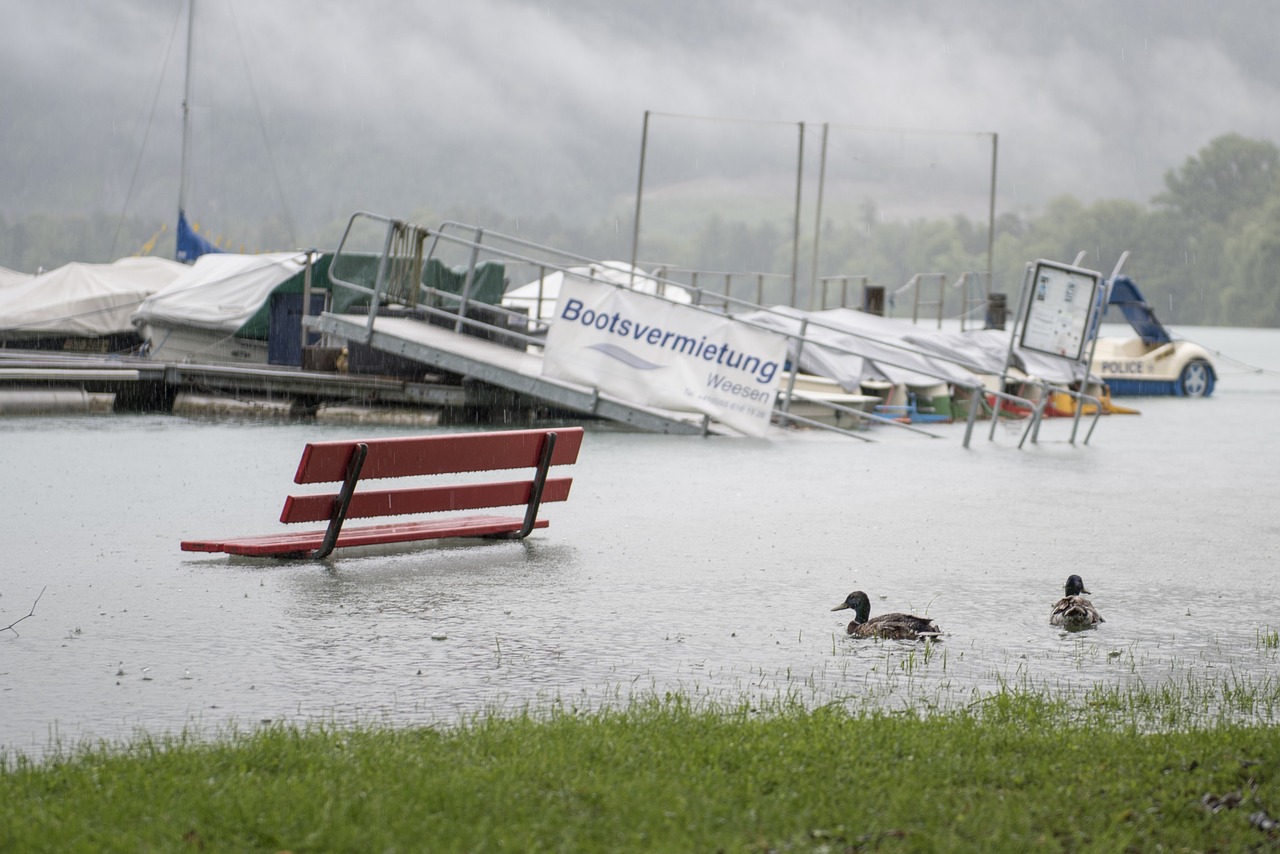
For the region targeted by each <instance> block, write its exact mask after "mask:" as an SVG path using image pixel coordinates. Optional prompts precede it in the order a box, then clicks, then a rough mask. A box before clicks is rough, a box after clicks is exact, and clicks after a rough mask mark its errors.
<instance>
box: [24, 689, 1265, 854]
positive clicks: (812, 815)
mask: <svg viewBox="0 0 1280 854" xmlns="http://www.w3.org/2000/svg"><path fill="white" fill-rule="evenodd" d="M1267 690H1270V689H1269V688H1268V689H1267ZM1140 697H1141V692H1134V691H1129V692H1126V693H1119V692H1110V693H1107V692H1102V693H1100V694H1099V695H1097V696H1095V697H1092V698H1091V699H1090V700H1089V701H1088V702H1085V703H1080V704H1074V703H1068V702H1065V701H1061V700H1054V699H1051V698H1049V697H1048V696H1047V695H1045V694H1036V693H1026V692H1019V691H1003V692H1000V693H998V694H996V695H995V696H993V697H990V698H987V699H984V700H982V701H980V702H977V703H975V704H974V705H973V706H971V707H969V708H967V709H962V710H954V711H949V712H946V713H940V714H935V715H919V714H915V713H892V712H885V711H874V710H852V711H851V710H849V709H847V708H846V707H844V706H841V705H831V706H828V707H824V708H818V709H806V708H804V707H803V706H801V705H800V704H798V703H793V702H788V701H781V702H779V703H777V704H776V706H775V707H773V708H763V709H761V708H751V707H749V706H748V705H745V704H744V705H740V706H736V707H707V708H701V707H695V706H694V705H692V704H691V703H690V702H689V701H688V700H685V699H682V698H680V697H674V696H667V697H665V698H661V699H652V700H640V701H635V702H632V703H631V704H630V705H628V706H626V707H625V708H622V709H616V710H597V711H591V712H575V711H570V710H566V709H564V708H562V707H557V708H553V709H550V710H548V711H546V712H545V713H534V712H528V711H526V712H522V713H516V714H509V715H497V714H490V715H481V716H477V717H475V718H473V719H470V720H469V721H467V722H465V723H463V724H460V725H458V726H454V727H448V728H413V729H391V728H382V727H367V728H354V729H351V728H340V727H336V726H322V725H314V726H308V727H302V728H294V727H289V726H271V727H267V728H265V729H261V730H257V731H254V732H242V733H236V732H230V733H226V734H224V735H223V736H222V737H221V738H218V739H216V740H214V741H211V742H210V741H202V740H198V739H195V738H189V737H188V738H173V739H168V740H160V739H147V738H140V739H137V740H134V741H132V742H130V743H128V744H121V745H101V746H93V747H88V746H81V747H77V748H72V749H64V750H61V751H56V752H54V753H53V754H52V755H51V756H49V757H47V758H45V759H42V760H32V759H29V758H27V757H25V756H22V755H17V754H3V753H0V850H2V851H59V852H73V851H130V852H133V851H197V850H204V851H281V850H288V851H294V852H303V851H353V852H354V851H359V852H371V851H446V852H447V851H548V850H550V851H637V850H652V851H699V852H701V851H718V850H723V851H832V852H841V851H860V850H888V851H941V850H983V851H990V850H1010V851H1012V850H1026V849H1030V848H1034V849H1036V850H1039V851H1055V850H1061V851H1082V850H1094V851H1123V850H1126V849H1127V850H1144V851H1146V850H1156V849H1157V848H1158V847H1164V848H1166V849H1172V850H1183V849H1190V850H1211V849H1220V850H1240V849H1242V848H1247V847H1252V846H1255V845H1256V846H1259V847H1264V848H1265V847H1273V846H1276V845H1277V844H1280V843H1278V842H1277V837H1276V836H1274V835H1269V833H1274V832H1269V831H1264V830H1260V829H1258V828H1256V827H1254V826H1252V825H1251V824H1250V821H1249V816H1250V815H1251V814H1253V813H1256V812H1258V811H1266V812H1267V813H1268V814H1270V815H1272V816H1275V815H1277V814H1280V784H1278V783H1277V781H1278V780H1280V729H1277V728H1276V727H1274V726H1265V725H1258V724H1253V725H1247V724H1240V723H1229V722H1223V723H1220V724H1217V725H1213V726H1208V727H1181V726H1176V725H1175V726H1174V727H1172V728H1169V729H1165V730H1158V731H1150V730H1146V729H1143V728H1142V727H1140V726H1138V725H1136V724H1135V723H1134V718H1133V715H1134V713H1135V710H1136V709H1139V708H1140V707H1142V706H1143V704H1144V702H1148V703H1149V704H1151V705H1154V706H1156V707H1161V708H1163V706H1164V704H1165V703H1175V704H1176V703H1178V702H1182V701H1185V700H1186V699H1187V698H1186V696H1185V690H1184V689H1179V690H1177V691H1175V692H1174V695H1173V696H1172V697H1170V696H1163V697H1162V696H1160V695H1158V694H1157V695H1155V696H1153V697H1151V698H1149V699H1148V700H1146V701H1144V700H1142V699H1141V698H1140ZM1228 792H1238V793H1240V795H1241V796H1242V798H1243V800H1242V802H1241V803H1240V804H1239V806H1237V807H1235V808H1233V809H1224V810H1222V811H1220V812H1218V813H1213V812H1211V811H1210V810H1209V809H1207V808H1205V807H1204V806H1203V804H1202V799H1203V798H1204V797H1205V796H1206V795H1210V796H1214V797H1220V796H1222V795H1224V794H1226V793H1228Z"/></svg>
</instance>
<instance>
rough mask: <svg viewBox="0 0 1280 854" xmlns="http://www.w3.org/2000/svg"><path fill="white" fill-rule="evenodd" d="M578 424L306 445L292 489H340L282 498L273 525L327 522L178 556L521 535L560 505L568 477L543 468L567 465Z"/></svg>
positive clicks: (316, 553) (191, 545) (312, 552)
mask: <svg viewBox="0 0 1280 854" xmlns="http://www.w3.org/2000/svg"><path fill="white" fill-rule="evenodd" d="M581 447H582V428H581V427H558V428H555V429H549V430H504V431H497V432H491V433H451V434H448V435H441V436H409V437H405V438H394V439H366V440H361V441H341V442H311V443H309V444H308V445H307V446H306V447H305V448H303V449H302V460H301V461H300V462H299V463H298V473H297V474H296V475H294V478H293V480H294V482H295V483H341V484H342V487H341V489H340V490H339V491H338V492H336V493H323V494H309V495H290V496H289V497H288V498H286V499H285V501H284V510H282V511H281V513H280V521H281V522H285V523H295V522H328V523H329V526H328V528H326V529H324V530H313V531H306V532H303V533H297V534H295V533H288V532H282V533H279V534H267V535H264V536H255V537H233V538H229V539H221V540H184V541H183V543H182V549H183V551H189V552H225V553H227V554H233V555H252V556H273V557H314V558H323V557H326V556H328V554H329V553H330V552H332V551H333V550H334V549H335V548H344V547H349V546H368V545H379V544H383V543H404V542H413V541H416V540H431V539H439V538H443V537H494V538H503V539H523V538H524V537H527V536H528V535H529V532H531V531H532V530H533V529H534V528H545V527H546V526H547V520H545V519H539V518H538V507H539V505H540V504H541V503H542V502H543V501H564V500H566V499H567V498H568V497H569V487H570V485H571V484H572V483H573V479H572V478H568V477H557V478H550V477H548V476H547V474H548V471H549V470H550V468H551V467H552V466H559V465H570V464H572V463H575V462H577V459H578V450H579V449H580V448H581ZM526 468H532V469H534V473H533V476H532V477H531V478H529V479H527V480H504V481H489V482H482V483H474V482H466V483H454V484H451V485H429V486H416V487H411V488H404V489H370V490H364V489H361V490H360V491H356V486H357V484H361V483H363V482H364V481H367V480H374V479H378V478H392V477H410V476H419V475H440V474H460V473H463V472H489V471H502V470H510V469H526ZM521 505H523V507H524V514H523V516H488V515H463V516H458V515H454V516H447V517H442V518H437V519H432V520H427V521H421V520H419V521H406V522H394V523H390V524H384V525H370V526H365V527H358V528H346V527H343V523H344V522H345V521H346V520H347V519H349V518H375V517H385V516H404V515H412V514H418V513H436V512H443V511H461V510H481V509H492V508H498V507H516V506H521Z"/></svg>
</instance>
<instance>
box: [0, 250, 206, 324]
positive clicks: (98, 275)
mask: <svg viewBox="0 0 1280 854" xmlns="http://www.w3.org/2000/svg"><path fill="white" fill-rule="evenodd" d="M186 269H187V268H186V266H185V265H183V264H179V263H178V262H177V261H170V260H168V259H166V258H121V259H120V260H118V261H115V262H114V263H111V264H82V263H79V262H73V263H70V264H65V265H63V266H61V267H58V268H57V269H54V270H50V271H49V272H47V273H41V274H40V275H38V276H30V277H27V280H26V281H23V282H19V283H17V284H13V285H10V286H8V287H5V288H3V289H0V334H3V335H4V336H5V337H8V338H22V337H31V338H36V337H41V336H53V335H67V336H76V337H82V338H94V337H98V336H103V335H118V334H123V333H128V332H133V331H134V328H133V324H132V323H130V322H129V317H130V315H132V314H133V312H134V311H135V310H136V309H137V308H138V306H139V304H141V303H142V302H143V301H144V300H145V299H146V298H147V297H149V296H151V295H152V294H154V293H156V292H157V291H159V290H161V289H162V288H164V287H165V286H167V285H168V284H169V283H170V282H172V281H173V280H174V279H176V278H177V277H178V276H179V275H181V274H182V273H184V272H186Z"/></svg>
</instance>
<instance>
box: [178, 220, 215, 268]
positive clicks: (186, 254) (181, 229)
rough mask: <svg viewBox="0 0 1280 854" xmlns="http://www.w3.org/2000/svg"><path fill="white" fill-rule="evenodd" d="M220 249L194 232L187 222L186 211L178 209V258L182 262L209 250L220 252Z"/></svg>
mask: <svg viewBox="0 0 1280 854" xmlns="http://www.w3.org/2000/svg"><path fill="white" fill-rule="evenodd" d="M221 251H222V250H221V249H219V248H218V247H216V246H214V245H213V244H212V243H210V242H209V241H208V240H205V239H204V238H203V237H201V236H200V235H199V234H196V231H195V229H194V228H192V227H191V224H190V223H189V222H187V212H186V211H182V210H180V211H178V255H177V257H178V260H179V261H181V262H183V263H184V264H190V263H191V262H192V261H194V260H196V259H197V258H199V257H200V256H201V255H206V254H208V253H210V252H221Z"/></svg>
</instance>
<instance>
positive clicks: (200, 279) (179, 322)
mask: <svg viewBox="0 0 1280 854" xmlns="http://www.w3.org/2000/svg"><path fill="white" fill-rule="evenodd" d="M306 261H307V256H306V253H304V252H275V253H266V254H263V255H234V254H230V253H210V254H207V255H201V256H200V257H199V258H197V259H196V262H195V264H193V265H191V266H190V267H184V272H183V274H182V275H181V276H179V277H178V278H177V279H175V280H174V281H173V282H172V284H170V285H169V286H168V287H167V288H165V289H164V290H162V291H159V292H158V293H156V294H154V295H152V296H151V297H150V298H149V299H147V300H146V301H145V302H143V303H142V305H140V306H139V307H138V310H137V312H136V313H135V314H134V315H133V322H134V325H136V326H137V327H138V328H139V329H141V328H142V327H143V325H144V324H152V325H157V326H171V327H181V326H192V327H195V328H197V329H212V330H216V331H221V332H225V333H227V334H228V335H231V334H234V333H235V332H236V330H238V329H239V328H240V327H241V326H243V325H244V324H245V323H246V322H248V320H249V318H251V317H253V315H254V314H256V313H257V311H258V309H260V308H262V305H263V304H264V303H265V302H266V301H267V298H268V297H270V296H271V292H272V291H273V290H274V289H275V288H277V287H278V286H280V285H281V284H283V283H284V282H286V281H288V280H289V279H290V278H292V277H293V276H296V275H297V274H298V273H300V272H302V271H303V269H304V268H305V267H306Z"/></svg>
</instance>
